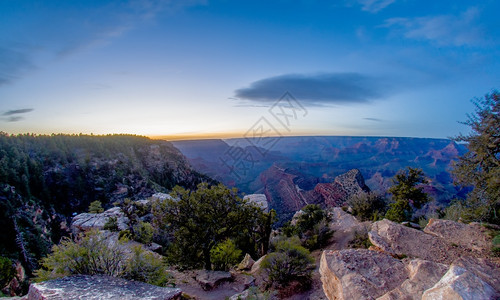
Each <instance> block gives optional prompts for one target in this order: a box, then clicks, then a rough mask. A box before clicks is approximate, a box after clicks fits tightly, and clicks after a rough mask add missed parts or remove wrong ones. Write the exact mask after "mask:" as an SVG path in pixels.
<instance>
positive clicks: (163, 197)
mask: <svg viewBox="0 0 500 300" xmlns="http://www.w3.org/2000/svg"><path fill="white" fill-rule="evenodd" d="M167 199H170V200H171V199H173V198H172V196H170V195H169V194H165V193H156V194H153V195H152V196H151V200H153V201H154V200H160V201H165V200H167Z"/></svg>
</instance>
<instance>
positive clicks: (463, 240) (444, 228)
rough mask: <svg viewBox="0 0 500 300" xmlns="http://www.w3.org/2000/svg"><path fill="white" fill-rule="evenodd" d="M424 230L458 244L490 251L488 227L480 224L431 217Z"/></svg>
mask: <svg viewBox="0 0 500 300" xmlns="http://www.w3.org/2000/svg"><path fill="white" fill-rule="evenodd" d="M424 232H426V233H429V234H432V235H435V236H438V237H440V238H442V239H444V240H445V241H447V242H448V243H450V244H456V245H459V246H462V247H464V248H466V249H471V250H473V251H476V252H479V253H487V252H489V251H490V247H491V243H490V240H489V238H488V235H487V233H486V228H484V227H483V226H481V225H479V224H463V223H459V222H454V221H450V220H440V219H430V220H429V223H428V224H427V226H425V229H424Z"/></svg>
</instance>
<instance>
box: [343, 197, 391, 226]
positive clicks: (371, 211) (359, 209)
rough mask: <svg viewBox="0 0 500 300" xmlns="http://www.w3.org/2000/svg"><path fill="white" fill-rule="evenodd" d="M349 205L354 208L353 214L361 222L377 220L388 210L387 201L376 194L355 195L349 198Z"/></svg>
mask: <svg viewBox="0 0 500 300" xmlns="http://www.w3.org/2000/svg"><path fill="white" fill-rule="evenodd" d="M347 203H348V204H349V206H350V207H351V208H352V214H353V215H355V216H356V217H358V218H359V219H360V220H361V221H369V220H374V219H375V220H376V219H378V216H380V215H384V214H385V212H386V210H387V204H386V201H385V199H384V198H383V197H382V196H379V195H377V194H375V193H359V194H355V195H353V196H351V197H350V198H349V200H348V201H347Z"/></svg>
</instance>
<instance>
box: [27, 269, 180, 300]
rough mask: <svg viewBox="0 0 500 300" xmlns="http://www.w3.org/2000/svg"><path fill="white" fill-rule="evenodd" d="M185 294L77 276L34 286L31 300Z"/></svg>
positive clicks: (158, 299)
mask: <svg viewBox="0 0 500 300" xmlns="http://www.w3.org/2000/svg"><path fill="white" fill-rule="evenodd" d="M181 293H182V292H181V290H180V289H176V288H167V287H158V286H154V285H150V284H147V283H143V282H138V281H127V280H125V279H121V278H116V277H109V276H97V275H94V276H89V275H75V276H69V277H64V278H59V279H54V280H49V281H44V282H40V283H33V284H31V286H30V288H29V292H28V299H30V300H48V299H65V300H73V299H74V300H77V299H89V300H98V299H110V300H124V299H127V300H133V299H150V300H153V299H155V300H171V299H172V300H173V299H181Z"/></svg>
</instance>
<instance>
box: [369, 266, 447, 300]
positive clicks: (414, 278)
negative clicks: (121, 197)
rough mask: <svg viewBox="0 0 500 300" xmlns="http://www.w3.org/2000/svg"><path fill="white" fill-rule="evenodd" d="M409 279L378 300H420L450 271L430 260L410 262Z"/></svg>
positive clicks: (407, 267)
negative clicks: (424, 293) (426, 291)
mask: <svg viewBox="0 0 500 300" xmlns="http://www.w3.org/2000/svg"><path fill="white" fill-rule="evenodd" d="M406 269H407V271H408V279H406V280H405V281H403V283H402V284H401V285H400V286H399V287H397V288H395V289H394V290H392V291H390V292H388V293H387V294H385V295H383V296H382V297H380V298H378V300H403V299H404V300H420V299H421V298H422V294H423V292H425V290H427V289H429V288H431V287H433V286H434V285H435V284H436V283H437V282H438V281H439V280H440V279H441V277H443V275H444V274H445V273H446V271H447V270H448V266H447V265H444V264H439V263H435V262H431V261H428V260H422V259H414V260H411V261H409V262H408V264H407V266H406Z"/></svg>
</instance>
